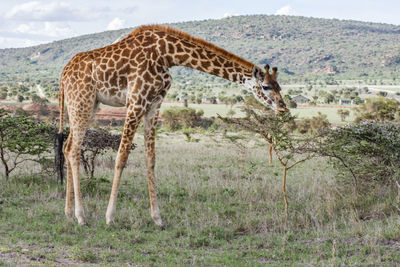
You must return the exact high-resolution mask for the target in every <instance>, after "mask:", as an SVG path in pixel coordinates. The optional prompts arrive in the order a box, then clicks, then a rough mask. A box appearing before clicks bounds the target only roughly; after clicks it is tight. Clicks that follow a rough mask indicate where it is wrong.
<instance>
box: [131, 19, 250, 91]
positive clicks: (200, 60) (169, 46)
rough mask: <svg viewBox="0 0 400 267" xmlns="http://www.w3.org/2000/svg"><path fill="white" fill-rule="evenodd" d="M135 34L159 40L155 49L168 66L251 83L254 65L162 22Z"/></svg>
mask: <svg viewBox="0 0 400 267" xmlns="http://www.w3.org/2000/svg"><path fill="white" fill-rule="evenodd" d="M132 34H133V35H135V34H137V38H138V39H139V40H141V41H142V42H144V43H152V44H154V43H156V46H155V47H154V49H155V50H156V51H157V53H158V54H159V55H160V57H162V58H163V59H164V62H165V64H166V65H167V66H166V67H168V68H169V67H172V66H185V67H189V68H193V69H196V70H199V71H202V72H205V73H208V74H211V75H215V76H218V77H220V78H223V79H226V80H229V81H231V82H235V83H239V84H245V83H248V82H250V83H251V79H252V71H253V67H254V64H252V63H250V62H248V61H246V60H244V59H242V58H240V57H238V56H236V55H234V54H232V53H230V52H228V51H226V50H224V49H222V48H220V47H217V46H215V45H213V44H211V43H209V42H207V41H204V40H202V39H199V38H196V37H193V36H190V35H189V34H186V33H184V32H181V31H178V30H175V29H172V28H168V27H164V26H159V25H151V26H142V29H137V33H135V32H133V33H132ZM146 39H147V40H146ZM150 39H151V40H150Z"/></svg>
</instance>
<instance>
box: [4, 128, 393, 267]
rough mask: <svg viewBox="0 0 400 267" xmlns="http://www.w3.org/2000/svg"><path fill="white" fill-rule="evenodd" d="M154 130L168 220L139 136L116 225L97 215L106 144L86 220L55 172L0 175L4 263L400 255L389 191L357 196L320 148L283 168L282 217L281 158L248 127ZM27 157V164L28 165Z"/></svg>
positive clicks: (268, 262)
mask: <svg viewBox="0 0 400 267" xmlns="http://www.w3.org/2000/svg"><path fill="white" fill-rule="evenodd" d="M193 139H196V140H197V141H198V142H190V143H189V142H186V141H184V140H185V137H184V136H183V135H181V134H170V133H166V132H164V133H160V134H159V137H158V141H157V142H158V151H157V157H158V160H157V167H156V173H157V184H158V195H159V202H160V206H161V207H160V208H161V211H162V215H163V217H164V222H165V224H166V230H164V231H162V230H160V229H159V228H158V227H156V226H155V225H154V224H153V221H152V220H151V218H150V215H149V203H148V192H147V181H146V177H145V167H144V159H143V145H142V143H143V142H142V141H143V137H142V136H140V135H139V136H138V137H137V139H136V140H135V142H136V143H138V148H137V149H136V150H135V151H134V152H133V153H132V155H131V157H130V159H129V162H128V164H127V168H126V169H125V172H124V174H123V182H122V185H121V188H120V194H119V202H118V204H117V216H116V222H115V224H113V225H111V226H107V225H106V224H105V219H104V216H105V210H106V205H107V200H108V196H109V192H110V188H111V184H110V177H112V171H113V167H112V166H113V156H115V155H113V154H107V155H104V156H103V157H102V158H101V159H100V160H99V162H98V165H99V166H98V168H97V172H96V177H97V179H96V180H95V181H88V180H85V179H84V180H83V181H82V185H83V195H84V199H83V201H84V208H85V212H86V216H87V218H88V223H89V226H88V227H80V226H78V225H77V224H76V223H73V222H68V221H66V220H65V218H64V215H63V208H64V187H63V186H61V185H58V184H56V183H55V182H54V181H53V180H52V178H51V179H49V178H43V177H41V176H32V175H28V176H27V175H22V174H19V175H16V176H15V177H13V179H12V180H11V181H10V182H9V183H6V182H5V181H4V179H2V180H0V183H1V184H0V188H1V190H0V266H15V265H36V264H38V265H46V266H52V265H53V266H59V265H65V266H66V265H85V266H86V265H91V264H101V265H107V266H121V265H122V264H127V265H132V266H144V265H145V266H146V265H147V266H171V265H178V266H181V265H203V266H204V265H207V266H298V265H306V266H396V265H399V264H400V228H399V221H400V216H399V214H398V213H396V210H395V208H394V204H396V201H398V200H396V199H395V197H394V196H395V194H391V193H390V192H388V190H387V188H375V189H374V190H371V192H369V193H368V194H367V195H362V196H359V195H356V194H354V193H353V192H352V191H351V190H350V189H349V187H348V186H347V185H346V180H340V179H338V177H336V174H335V172H334V170H333V169H332V168H331V167H330V165H329V164H327V162H326V160H325V159H317V160H314V161H312V162H311V161H309V162H306V163H304V165H300V166H299V167H297V168H295V169H293V170H291V171H290V172H289V173H288V175H289V176H288V196H289V218H288V220H287V222H286V221H285V215H284V204H283V200H282V194H281V190H282V188H281V185H282V183H281V175H282V172H281V168H280V166H279V164H278V163H277V162H273V164H268V163H267V160H266V158H267V157H266V148H265V144H264V143H263V142H262V141H261V140H260V139H258V138H257V137H254V136H249V135H248V136H246V137H245V139H242V141H243V142H244V143H245V144H246V145H247V148H246V149H239V148H238V147H237V146H235V145H233V144H232V143H230V142H229V141H225V139H223V138H222V137H221V136H218V135H216V134H214V135H196V136H194V137H193ZM32 167H33V166H32Z"/></svg>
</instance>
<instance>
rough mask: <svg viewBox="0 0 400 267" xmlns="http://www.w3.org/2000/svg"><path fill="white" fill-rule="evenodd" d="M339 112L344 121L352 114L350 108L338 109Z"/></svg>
mask: <svg viewBox="0 0 400 267" xmlns="http://www.w3.org/2000/svg"><path fill="white" fill-rule="evenodd" d="M337 114H338V115H339V116H340V119H341V120H342V121H345V120H346V118H347V117H348V116H350V110H344V109H338V110H337Z"/></svg>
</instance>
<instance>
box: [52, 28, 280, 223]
mask: <svg viewBox="0 0 400 267" xmlns="http://www.w3.org/2000/svg"><path fill="white" fill-rule="evenodd" d="M173 66H186V67H190V68H193V69H197V70H199V71H202V72H205V73H209V74H211V75H215V76H218V77H221V78H224V79H226V80H229V81H232V82H235V83H239V84H242V85H244V86H245V87H246V88H248V89H249V90H250V91H251V92H253V94H254V96H255V97H256V98H257V99H258V100H259V101H260V102H261V103H262V104H264V105H265V106H267V107H270V108H271V109H273V110H275V111H277V112H280V111H286V110H287V109H286V106H285V104H284V102H283V100H282V96H281V94H280V90H281V88H280V86H279V84H278V82H277V81H276V78H277V69H276V68H274V69H273V70H272V73H269V66H266V67H265V72H263V71H262V70H261V69H260V68H259V67H257V66H255V65H254V64H253V63H250V62H248V61H246V60H244V59H242V58H241V57H238V56H236V55H234V54H232V53H230V52H228V51H226V50H224V49H222V48H220V47H218V46H215V45H213V44H211V43H209V42H207V41H204V40H202V39H200V38H196V37H193V36H191V35H189V34H187V33H184V32H182V31H179V30H176V29H173V28H170V27H165V26H162V25H148V26H141V27H138V28H137V29H135V30H134V31H133V32H132V33H130V34H129V35H128V36H127V37H126V38H124V39H123V40H121V41H119V42H116V43H114V44H112V45H110V46H106V47H103V48H99V49H96V50H92V51H88V52H83V53H79V54H77V55H75V56H74V57H73V58H72V59H71V60H70V61H69V63H68V64H67V65H66V66H65V68H64V70H63V72H62V74H61V79H60V93H59V106H60V130H59V133H62V129H63V111H64V101H65V102H66V105H67V110H68V116H69V123H70V135H69V137H68V139H67V141H66V143H65V145H64V154H65V158H66V162H67V190H66V203H65V214H66V216H67V217H71V216H72V213H73V205H72V204H73V201H74V202H75V217H76V218H77V220H78V223H79V224H85V223H86V221H85V216H84V212H83V207H82V199H81V191H80V182H79V165H80V149H81V145H82V142H83V138H84V136H85V133H86V130H87V129H88V125H89V122H90V121H91V120H92V118H93V115H94V114H95V112H96V109H97V107H98V105H99V104H100V103H102V104H106V105H112V106H126V108H127V112H126V118H125V124H124V130H123V134H122V138H121V144H120V147H119V150H118V155H117V157H116V163H115V170H114V179H113V185H112V189H111V194H110V200H109V204H108V207H107V212H106V222H107V224H109V223H111V222H112V221H113V218H114V216H115V212H116V201H117V195H118V187H119V184H120V178H121V174H122V170H123V168H124V166H125V164H126V161H127V159H128V156H129V152H130V147H131V144H132V140H133V137H134V134H135V132H136V129H137V127H138V125H139V123H140V121H141V120H142V119H143V121H144V140H145V158H146V167H147V177H148V189H149V196H150V213H151V217H152V218H153V220H154V222H155V223H156V224H157V225H160V226H163V223H162V219H161V215H160V209H159V207H158V202H157V194H156V186H155V182H154V168H155V129H156V124H157V117H158V113H159V110H160V106H161V103H162V101H163V99H164V97H165V95H166V94H167V91H168V89H169V88H170V86H171V82H172V79H171V75H170V74H169V68H171V67H173Z"/></svg>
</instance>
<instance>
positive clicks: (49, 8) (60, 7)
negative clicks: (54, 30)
mask: <svg viewBox="0 0 400 267" xmlns="http://www.w3.org/2000/svg"><path fill="white" fill-rule="evenodd" d="M92 14H93V12H88V11H87V10H84V9H78V8H77V7H74V6H72V5H71V4H70V3H66V2H60V1H53V2H50V3H41V2H39V1H30V2H26V3H23V4H20V5H15V6H14V7H12V8H11V10H10V11H8V12H7V13H6V14H5V18H7V19H12V20H21V21H82V20H87V19H90V18H92V17H93V15H92Z"/></svg>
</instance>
